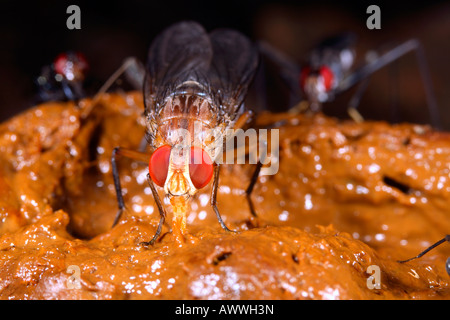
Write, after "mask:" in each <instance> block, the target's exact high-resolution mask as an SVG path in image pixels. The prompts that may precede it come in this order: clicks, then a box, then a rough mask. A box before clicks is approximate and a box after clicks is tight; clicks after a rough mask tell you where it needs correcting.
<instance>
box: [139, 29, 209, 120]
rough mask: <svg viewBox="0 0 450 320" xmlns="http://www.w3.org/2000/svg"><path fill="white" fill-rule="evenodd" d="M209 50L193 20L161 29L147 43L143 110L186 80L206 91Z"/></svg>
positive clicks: (207, 42) (151, 109) (152, 106)
mask: <svg viewBox="0 0 450 320" xmlns="http://www.w3.org/2000/svg"><path fill="white" fill-rule="evenodd" d="M211 57H212V50H211V44H210V40H209V37H208V34H207V33H206V31H205V30H204V29H203V27H202V26H201V25H199V24H198V23H196V22H191V21H184V22H180V23H177V24H174V25H173V26H171V27H169V28H168V29H166V30H164V31H163V32H162V33H161V34H160V35H158V36H157V37H156V38H155V40H154V41H153V43H152V44H151V46H150V49H149V53H148V63H147V75H146V78H145V83H144V96H145V103H146V109H147V112H151V111H154V110H155V108H157V105H158V104H159V103H161V102H163V101H164V99H165V98H166V97H167V96H168V95H169V94H171V93H173V92H175V91H176V90H177V88H179V87H180V86H181V85H183V84H184V83H186V82H189V81H190V83H193V84H195V85H198V86H199V88H200V87H203V88H205V90H208V81H207V72H208V68H209V65H210V62H211Z"/></svg>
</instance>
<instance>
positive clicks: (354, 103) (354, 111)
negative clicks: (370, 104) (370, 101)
mask: <svg viewBox="0 0 450 320" xmlns="http://www.w3.org/2000/svg"><path fill="white" fill-rule="evenodd" d="M368 84H369V78H367V79H364V80H362V82H361V83H360V84H359V85H358V88H357V89H356V92H355V93H354V94H353V96H352V98H351V99H350V102H349V103H348V108H347V113H348V115H349V116H350V117H351V118H352V119H353V120H354V121H355V122H357V123H361V122H364V118H363V117H362V116H361V114H360V113H359V111H358V106H359V103H360V102H361V98H362V96H363V94H364V92H365V91H366V89H367V85H368Z"/></svg>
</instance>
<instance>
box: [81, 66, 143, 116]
mask: <svg viewBox="0 0 450 320" xmlns="http://www.w3.org/2000/svg"><path fill="white" fill-rule="evenodd" d="M122 74H125V77H126V78H127V80H128V82H130V83H131V84H132V86H133V87H134V88H135V89H136V90H141V89H142V87H143V84H144V77H145V68H144V66H143V65H142V64H141V63H140V62H139V61H138V60H137V59H136V58H134V57H129V58H127V59H125V61H124V62H123V64H122V65H121V66H120V67H119V69H117V70H116V71H115V72H114V73H113V74H112V75H111V76H110V77H109V78H108V80H106V82H105V83H104V84H103V86H102V87H101V88H100V89H99V90H98V92H97V94H96V95H95V96H94V98H93V99H92V102H91V103H90V105H89V106H87V107H86V108H85V110H84V111H83V118H86V117H87V116H88V115H89V114H90V113H91V111H92V109H93V108H94V107H95V105H96V104H97V103H98V101H99V99H100V97H101V96H102V95H103V94H105V93H106V92H107V91H108V89H109V88H110V87H111V86H112V85H113V84H114V82H116V81H117V79H119V77H120V76H121V75H122Z"/></svg>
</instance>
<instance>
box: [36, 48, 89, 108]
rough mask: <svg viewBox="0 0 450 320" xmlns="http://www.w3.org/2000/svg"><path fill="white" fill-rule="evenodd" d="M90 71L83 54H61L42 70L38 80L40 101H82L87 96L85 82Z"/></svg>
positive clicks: (72, 52) (69, 52)
mask: <svg viewBox="0 0 450 320" xmlns="http://www.w3.org/2000/svg"><path fill="white" fill-rule="evenodd" d="M88 69H89V64H88V62H87V59H86V57H85V56H84V55H83V54H82V53H81V52H75V51H68V52H64V53H61V54H59V55H58V56H57V57H56V58H55V59H54V61H53V63H51V64H50V65H46V66H44V67H43V68H42V70H41V74H40V75H39V77H38V78H37V79H36V84H37V86H38V90H39V99H40V101H56V100H58V101H67V100H80V99H82V98H84V97H85V96H86V94H85V90H84V81H85V79H86V75H87V72H88Z"/></svg>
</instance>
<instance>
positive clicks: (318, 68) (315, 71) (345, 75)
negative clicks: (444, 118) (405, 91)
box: [259, 33, 440, 128]
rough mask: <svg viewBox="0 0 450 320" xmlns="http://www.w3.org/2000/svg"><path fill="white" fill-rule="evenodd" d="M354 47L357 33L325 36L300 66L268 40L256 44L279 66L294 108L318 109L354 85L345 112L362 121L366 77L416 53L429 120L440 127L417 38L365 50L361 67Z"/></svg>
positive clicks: (426, 69)
mask: <svg viewBox="0 0 450 320" xmlns="http://www.w3.org/2000/svg"><path fill="white" fill-rule="evenodd" d="M355 47H356V36H355V34H353V33H342V34H338V35H335V36H332V37H329V38H326V39H325V40H323V41H322V42H320V43H319V44H318V45H317V46H315V47H314V48H313V49H312V50H311V51H310V52H309V54H308V58H307V61H306V62H305V63H304V64H303V65H301V66H300V65H299V64H297V63H296V62H295V61H293V60H292V59H291V58H290V57H287V56H286V55H284V54H283V53H282V52H279V51H278V50H276V49H275V48H273V47H272V46H270V45H269V44H268V43H265V42H261V43H260V45H259V49H260V51H261V53H262V54H263V55H264V56H265V57H268V58H269V59H270V60H271V61H273V62H274V63H275V64H277V65H278V67H279V70H280V73H281V78H282V79H283V81H284V82H285V83H286V84H287V86H288V87H289V88H290V91H291V95H292V97H293V98H294V99H295V102H294V104H296V106H295V107H294V109H296V110H297V111H304V110H311V111H312V112H317V111H320V110H321V108H322V105H323V104H324V103H327V102H330V101H333V100H334V98H335V97H336V96H337V95H340V94H341V93H343V92H346V91H347V90H349V89H350V88H353V87H355V86H356V87H357V89H356V92H355V93H354V94H353V96H352V98H351V100H350V101H349V104H348V113H349V114H350V116H351V117H352V118H353V119H354V120H356V121H358V122H361V121H363V118H362V116H361V115H360V114H359V112H358V111H357V107H358V105H359V102H360V100H361V98H362V95H363V93H364V92H365V90H366V88H367V85H368V79H369V77H370V76H371V75H372V74H373V73H375V72H376V71H378V70H380V69H381V68H383V67H385V66H387V65H389V64H391V63H393V62H394V61H396V60H398V59H399V58H401V57H403V56H405V55H406V54H408V53H410V52H415V53H416V57H417V61H418V66H419V71H420V74H421V77H422V80H423V84H424V88H425V94H426V99H427V104H428V110H429V114H430V120H431V123H432V125H433V126H434V127H436V128H439V127H440V118H439V113H438V108H437V104H436V100H435V97H434V94H433V90H432V84H431V78H430V75H429V71H428V66H427V64H426V59H425V55H424V52H423V48H422V46H421V44H420V42H419V41H418V40H417V39H410V40H407V41H405V42H403V43H401V44H399V45H397V46H395V47H393V48H391V49H389V50H387V51H386V52H383V53H382V54H381V53H378V52H377V51H375V50H371V51H369V52H367V54H366V57H365V60H366V61H365V62H364V64H363V65H360V66H357V65H356V63H355V61H356V50H355ZM291 99H292V98H291ZM299 102H300V103H299Z"/></svg>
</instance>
